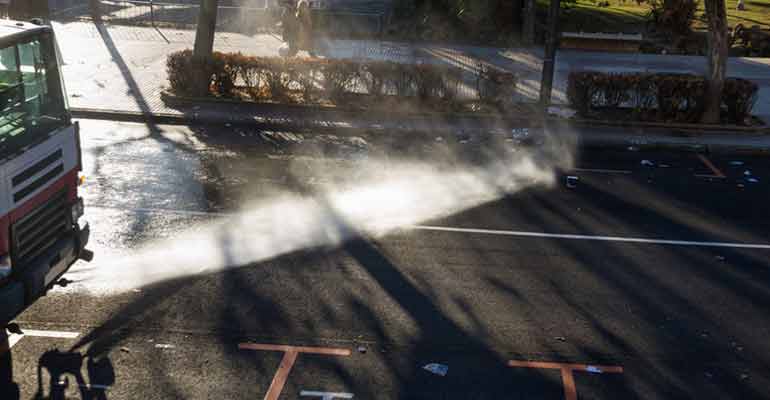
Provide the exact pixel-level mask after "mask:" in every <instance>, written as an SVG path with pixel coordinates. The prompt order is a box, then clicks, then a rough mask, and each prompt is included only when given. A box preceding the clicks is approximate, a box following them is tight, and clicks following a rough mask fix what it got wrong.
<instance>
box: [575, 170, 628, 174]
mask: <svg viewBox="0 0 770 400" xmlns="http://www.w3.org/2000/svg"><path fill="white" fill-rule="evenodd" d="M572 170H573V171H575V172H595V173H597V174H624V175H628V174H630V173H631V171H627V170H623V169H602V168H572Z"/></svg>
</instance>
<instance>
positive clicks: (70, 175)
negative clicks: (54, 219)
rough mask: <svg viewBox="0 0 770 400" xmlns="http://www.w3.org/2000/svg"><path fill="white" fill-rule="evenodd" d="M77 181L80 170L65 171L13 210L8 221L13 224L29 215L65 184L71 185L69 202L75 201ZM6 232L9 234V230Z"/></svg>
mask: <svg viewBox="0 0 770 400" xmlns="http://www.w3.org/2000/svg"><path fill="white" fill-rule="evenodd" d="M77 182H78V170H77V168H72V169H71V170H70V171H69V172H66V173H64V175H62V177H61V178H59V179H57V180H56V181H54V182H53V183H51V184H49V185H48V187H46V188H45V189H43V190H42V191H41V192H40V193H38V194H36V195H35V196H33V197H32V198H31V199H29V200H27V201H25V202H24V203H23V204H21V205H20V206H18V207H16V208H15V209H13V210H11V213H10V214H9V216H10V219H9V221H8V223H9V224H13V223H14V222H16V221H18V220H20V219H21V218H23V217H24V216H25V215H27V214H28V213H29V212H30V211H32V210H34V209H35V208H36V207H37V206H39V205H41V204H43V203H45V202H46V201H47V200H48V199H50V198H51V196H53V195H54V194H56V193H58V192H59V191H60V190H62V189H63V188H64V187H65V186H69V188H68V190H67V200H68V202H69V203H72V202H74V201H75V199H76V198H77V195H78V186H77ZM6 231H7V229H6ZM5 233H6V235H7V232H5Z"/></svg>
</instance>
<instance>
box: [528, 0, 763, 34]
mask: <svg viewBox="0 0 770 400" xmlns="http://www.w3.org/2000/svg"><path fill="white" fill-rule="evenodd" d="M537 2H538V7H539V8H540V9H541V10H542V11H544V12H545V10H547V9H548V3H549V0H537ZM599 2H600V0H577V1H576V2H575V3H571V4H569V5H568V6H567V7H566V8H565V7H564V6H562V15H561V26H562V31H569V32H579V31H584V32H624V33H643V32H644V31H645V22H646V16H647V14H648V13H649V10H650V9H649V6H648V5H646V4H641V5H639V4H637V3H636V1H635V0H626V1H621V0H609V3H610V6H609V7H599V6H597V5H596V4H597V3H599ZM745 2H746V11H738V10H737V9H736V5H737V4H738V0H726V4H727V19H728V23H729V25H730V27H733V26H735V25H737V24H743V25H744V26H745V27H747V28H748V27H751V26H752V25H759V26H760V27H761V28H762V29H770V0H745ZM704 13H705V9H704V5H703V1H699V6H698V14H697V16H696V21H695V24H694V28H695V29H705V28H706V19H705V15H704Z"/></svg>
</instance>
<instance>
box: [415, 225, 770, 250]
mask: <svg viewBox="0 0 770 400" xmlns="http://www.w3.org/2000/svg"><path fill="white" fill-rule="evenodd" d="M412 229H415V230H421V231H438V232H457V233H477V234H482V235H499V236H519V237H537V238H548V239H570V240H593V241H600V242H625V243H644V244H665V245H672V246H699V247H731V248H738V249H764V250H770V244H754V243H730V242H699V241H690V240H668V239H647V238H635V237H621V236H592V235H571V234H564V233H544V232H525V231H505V230H494V229H472V228H451V227H444V226H426V225H417V226H412Z"/></svg>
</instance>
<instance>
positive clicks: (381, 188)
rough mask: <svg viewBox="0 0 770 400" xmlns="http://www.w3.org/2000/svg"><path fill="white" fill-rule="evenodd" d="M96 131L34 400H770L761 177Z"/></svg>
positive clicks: (764, 168) (476, 141)
mask: <svg viewBox="0 0 770 400" xmlns="http://www.w3.org/2000/svg"><path fill="white" fill-rule="evenodd" d="M81 124H82V132H83V134H82V137H83V151H84V167H85V168H84V174H85V175H86V177H87V178H86V184H85V185H84V186H83V188H82V195H83V196H84V198H85V201H86V206H87V212H86V217H87V219H88V220H89V221H90V222H91V224H92V230H93V239H92V242H93V245H92V246H91V247H92V248H93V250H94V251H95V253H96V258H95V259H94V261H93V262H92V263H90V264H86V263H78V264H76V265H75V266H74V267H73V268H72V270H71V271H70V273H68V274H67V276H66V277H67V278H68V279H70V280H72V281H73V282H72V283H70V284H69V285H68V286H67V287H66V288H56V289H55V290H54V291H52V293H50V294H49V296H48V297H46V298H44V299H41V300H40V301H39V302H38V303H36V304H35V305H34V306H33V307H31V308H30V309H29V310H28V311H26V312H25V313H24V314H22V315H21V316H20V317H19V318H18V321H17V322H18V323H19V324H20V326H21V328H22V330H24V331H26V335H25V336H23V337H20V336H16V337H15V339H14V341H15V343H14V346H13V348H12V351H11V353H10V354H11V356H12V358H13V360H12V361H13V372H12V374H13V381H14V382H15V384H17V385H18V386H19V388H20V392H21V397H20V398H22V399H27V398H62V397H60V395H61V394H62V393H66V395H67V397H66V398H88V399H102V398H107V399H135V398H148V399H166V398H194V399H203V398H227V399H238V398H265V399H278V398H280V399H297V398H350V397H349V396H350V395H353V396H354V398H361V399H394V398H400V399H531V398H538V399H562V398H566V399H574V398H580V399H589V398H592V399H619V398H624V399H631V398H644V399H671V398H675V399H679V398H682V399H685V398H713V399H725V398H736V399H747V398H751V399H753V398H757V399H761V398H767V397H768V395H767V394H766V393H767V390H766V389H767V388H768V387H770V386H768V385H769V384H770V382H768V381H769V380H770V374H769V373H768V372H767V371H768V369H767V367H768V365H770V356H768V355H769V354H770V348H768V346H770V344H768V342H767V340H766V337H767V335H768V334H770V317H768V315H767V313H766V307H767V304H769V303H770V288H768V282H770V281H769V280H768V278H770V276H769V274H768V261H767V260H768V257H767V256H768V252H770V241H768V240H767V237H768V231H770V229H769V228H768V214H769V213H768V211H767V209H766V199H767V198H768V197H767V196H768V194H769V192H770V165H769V164H768V163H767V159H766V158H762V157H755V156H739V155H734V156H730V155H711V154H696V153H667V152H660V151H655V152H652V151H638V150H637V149H635V148H630V149H622V150H617V151H610V150H604V151H595V150H594V151H591V150H578V149H569V148H568V147H567V148H566V149H563V148H557V147H552V148H548V149H543V148H542V146H535V150H531V149H528V148H527V147H526V146H522V145H520V144H517V143H516V140H514V139H515V138H513V137H490V136H489V135H487V136H481V135H479V136H469V137H458V138H451V137H443V136H442V137H434V136H431V135H426V134H423V135H411V136H410V135H399V136H386V135H384V134H383V133H382V132H379V133H372V134H362V135H359V136H349V135H346V136H335V135H313V134H312V133H308V132H261V131H249V130H246V129H245V128H234V127H228V126H217V127H211V126H206V127H203V126H196V127H182V126H155V125H150V126H146V125H141V124H132V123H113V122H107V121H86V120H83V121H81ZM555 149H558V151H557V150H555ZM570 156H572V157H574V165H570V164H571V163H570V162H569V161H570V160H569V159H570V158H571V157H570ZM570 177H571V178H570ZM568 178H569V179H568ZM277 346H283V347H277ZM429 364H439V365H438V366H433V367H431V368H428V369H431V370H433V371H434V372H431V371H428V370H426V369H425V368H423V367H425V366H427V365H429ZM279 365H280V366H281V368H279ZM441 366H446V367H447V368H448V369H447V370H446V371H445V372H446V374H445V375H444V376H442V374H441V372H444V371H443V370H442V368H441ZM437 372H438V373H437ZM303 392H304V394H305V395H304V396H303ZM314 392H315V394H316V395H315V397H314V396H313V393H314ZM318 393H321V394H318ZM324 393H326V394H324ZM331 393H336V395H332V394H331ZM36 396H37V397H36ZM57 396H59V397H57ZM324 396H326V397H324Z"/></svg>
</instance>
